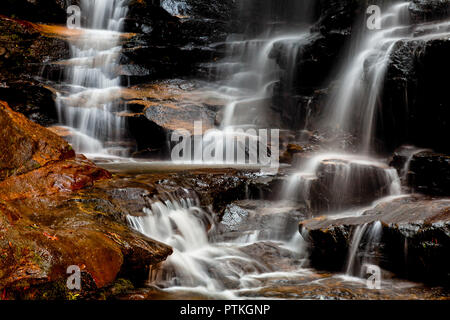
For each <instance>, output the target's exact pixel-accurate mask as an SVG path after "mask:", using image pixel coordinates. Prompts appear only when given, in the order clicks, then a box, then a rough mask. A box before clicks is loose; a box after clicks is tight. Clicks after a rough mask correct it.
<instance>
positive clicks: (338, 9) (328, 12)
mask: <svg viewBox="0 0 450 320" xmlns="http://www.w3.org/2000/svg"><path fill="white" fill-rule="evenodd" d="M361 7H363V8H364V9H365V8H366V6H365V3H361V2H359V1H352V0H344V1H340V0H320V1H319V9H318V11H319V12H320V17H319V20H318V22H317V24H316V26H315V27H314V29H315V30H320V32H321V33H334V32H336V33H347V34H348V33H349V32H351V28H352V26H353V23H354V22H355V19H356V18H357V17H358V12H360V9H361Z"/></svg>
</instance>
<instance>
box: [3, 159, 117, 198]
mask: <svg viewBox="0 0 450 320" xmlns="http://www.w3.org/2000/svg"><path fill="white" fill-rule="evenodd" d="M110 177H111V174H110V173H109V172H108V171H106V170H104V169H101V168H99V167H97V166H96V165H95V164H93V163H92V162H91V161H89V160H87V159H86V158H85V157H84V156H81V155H78V156H77V157H76V158H75V159H71V160H65V161H58V162H55V163H53V164H51V165H48V166H45V167H42V168H40V169H36V170H33V171H31V172H28V173H26V174H23V175H20V176H16V177H11V178H9V179H6V180H5V181H2V182H0V199H2V200H16V199H24V198H30V197H36V196H43V195H49V194H54V193H58V192H71V191H75V190H79V189H82V188H84V187H87V186H92V185H93V183H94V181H96V180H101V179H108V178H110Z"/></svg>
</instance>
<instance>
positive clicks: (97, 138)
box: [56, 0, 127, 155]
mask: <svg viewBox="0 0 450 320" xmlns="http://www.w3.org/2000/svg"><path fill="white" fill-rule="evenodd" d="M81 12H82V14H83V15H85V17H86V25H85V28H84V29H82V30H83V32H82V33H81V35H80V36H79V37H77V38H76V39H74V40H72V41H71V46H70V50H71V54H72V59H70V60H68V61H66V62H65V63H64V64H65V75H66V84H67V87H68V88H69V89H68V91H64V92H61V93H60V94H58V97H57V101H56V102H57V109H58V114H59V121H60V123H62V124H64V125H65V126H67V127H70V131H71V137H70V142H71V144H72V145H73V147H74V149H75V150H76V151H77V152H85V153H103V154H113V155H126V154H127V150H126V149H124V148H121V147H120V145H119V144H117V145H116V143H118V142H120V141H121V140H123V139H122V138H123V137H124V135H125V123H124V120H123V117H119V116H117V115H116V114H115V112H118V111H119V105H118V104H117V101H118V100H119V98H120V95H121V88H120V78H119V77H118V76H115V75H114V74H115V69H116V68H118V62H117V59H118V55H119V53H120V50H121V46H120V38H121V36H122V35H121V33H120V32H119V31H120V30H121V25H122V21H123V18H125V17H126V14H127V7H126V1H125V0H114V1H110V0H96V1H88V0H83V1H82V2H81Z"/></svg>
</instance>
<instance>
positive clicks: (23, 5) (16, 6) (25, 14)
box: [0, 0, 77, 23]
mask: <svg viewBox="0 0 450 320" xmlns="http://www.w3.org/2000/svg"><path fill="white" fill-rule="evenodd" d="M67 3H73V4H76V3H77V0H73V1H72V0H3V1H2V2H1V3H0V14H4V15H7V16H14V17H17V18H20V19H24V20H28V21H34V22H47V23H48V22H51V23H65V22H66V20H67V13H66V8H67V6H66V5H67Z"/></svg>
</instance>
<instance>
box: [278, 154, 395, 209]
mask: <svg viewBox="0 0 450 320" xmlns="http://www.w3.org/2000/svg"><path fill="white" fill-rule="evenodd" d="M312 188H314V189H317V188H319V189H320V190H321V192H320V194H321V196H323V195H324V194H328V195H329V197H328V201H329V205H331V207H330V209H334V210H342V209H344V206H346V205H347V206H348V205H351V203H350V202H348V201H349V200H361V203H364V202H371V200H372V201H373V200H375V199H376V197H374V195H375V196H376V195H377V194H378V195H379V197H382V196H388V195H400V194H401V182H400V178H399V176H398V174H397V171H396V170H395V169H393V168H390V167H388V166H387V165H386V164H384V163H383V162H381V161H377V160H374V159H370V158H367V157H362V156H357V155H350V154H336V153H322V154H317V155H315V156H313V157H312V158H311V159H309V160H307V161H305V163H303V164H302V165H301V166H300V168H299V169H297V172H295V173H294V174H292V175H291V176H290V178H289V179H288V182H287V183H285V185H284V187H283V190H282V194H281V198H283V199H285V200H297V201H301V202H306V203H307V204H310V202H311V201H314V199H312V197H313V195H312V194H311V190H312ZM322 200H325V199H322Z"/></svg>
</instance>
